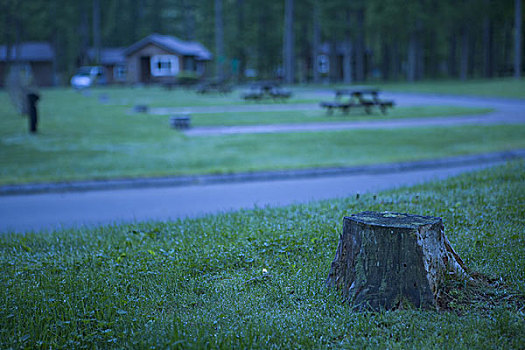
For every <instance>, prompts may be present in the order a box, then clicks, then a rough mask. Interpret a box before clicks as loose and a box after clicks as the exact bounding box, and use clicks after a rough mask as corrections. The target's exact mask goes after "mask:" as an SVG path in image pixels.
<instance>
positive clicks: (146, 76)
mask: <svg viewBox="0 0 525 350" xmlns="http://www.w3.org/2000/svg"><path fill="white" fill-rule="evenodd" d="M140 81H141V82H142V83H146V84H147V83H149V82H151V57H150V56H142V57H141V58H140Z"/></svg>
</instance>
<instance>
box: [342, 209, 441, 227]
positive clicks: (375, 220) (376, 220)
mask: <svg viewBox="0 0 525 350" xmlns="http://www.w3.org/2000/svg"><path fill="white" fill-rule="evenodd" d="M345 219H349V220H352V221H356V222H360V223H363V224H367V225H373V226H384V227H402V228H418V227H420V226H423V225H432V224H435V223H438V222H440V221H441V218H438V217H433V216H421V215H412V214H401V213H391V212H381V213H380V212H374V211H364V212H362V213H359V214H352V216H349V217H348V216H347V217H345Z"/></svg>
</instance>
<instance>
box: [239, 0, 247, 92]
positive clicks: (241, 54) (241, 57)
mask: <svg viewBox="0 0 525 350" xmlns="http://www.w3.org/2000/svg"><path fill="white" fill-rule="evenodd" d="M237 11H238V12H237V41H238V42H237V59H238V67H237V69H238V70H237V82H240V81H241V80H243V77H244V71H245V70H246V53H245V45H246V43H245V40H244V31H245V27H244V0H237Z"/></svg>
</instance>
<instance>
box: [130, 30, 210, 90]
mask: <svg viewBox="0 0 525 350" xmlns="http://www.w3.org/2000/svg"><path fill="white" fill-rule="evenodd" d="M124 55H125V57H126V62H127V82H128V83H132V84H134V83H145V84H148V83H174V82H176V80H177V77H178V76H179V75H181V73H182V72H184V74H191V75H194V76H196V77H202V76H204V75H205V74H206V63H207V62H208V61H210V60H211V59H212V55H211V53H210V51H208V49H206V48H205V47H204V46H203V45H202V44H200V43H198V42H194V41H183V40H180V39H178V38H176V37H174V36H169V35H161V34H151V35H148V36H147V37H145V38H144V39H142V40H140V41H138V42H136V43H135V44H133V45H131V46H130V47H128V48H127V49H126V50H125V51H124Z"/></svg>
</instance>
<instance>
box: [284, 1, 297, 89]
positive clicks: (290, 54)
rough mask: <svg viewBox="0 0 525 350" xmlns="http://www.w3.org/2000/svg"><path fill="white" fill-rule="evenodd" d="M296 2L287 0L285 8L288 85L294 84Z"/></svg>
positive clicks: (285, 75)
mask: <svg viewBox="0 0 525 350" xmlns="http://www.w3.org/2000/svg"><path fill="white" fill-rule="evenodd" d="M293 7H294V2H293V0H285V7H284V40H283V41H284V45H283V57H284V81H285V82H286V83H287V84H293V82H294V66H295V62H294V61H295V57H294V32H293V25H294V15H293V12H294V9H293Z"/></svg>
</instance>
